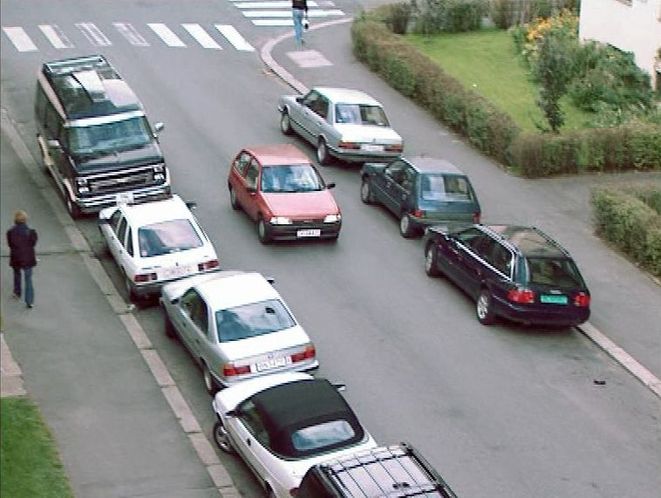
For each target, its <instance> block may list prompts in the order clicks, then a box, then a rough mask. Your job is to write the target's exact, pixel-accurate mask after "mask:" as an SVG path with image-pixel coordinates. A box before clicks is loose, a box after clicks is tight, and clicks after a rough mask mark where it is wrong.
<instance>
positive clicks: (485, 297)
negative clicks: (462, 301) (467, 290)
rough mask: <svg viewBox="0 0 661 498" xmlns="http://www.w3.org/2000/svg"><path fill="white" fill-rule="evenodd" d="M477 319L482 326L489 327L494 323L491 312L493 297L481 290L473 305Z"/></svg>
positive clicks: (492, 312)
mask: <svg viewBox="0 0 661 498" xmlns="http://www.w3.org/2000/svg"><path fill="white" fill-rule="evenodd" d="M475 312H476V314H477V319H478V321H479V322H480V323H481V324H482V325H491V324H493V323H494V322H495V321H496V315H495V313H494V311H493V297H492V296H491V292H489V291H488V290H487V289H482V291H481V292H480V295H479V297H478V298H477V302H476V304H475Z"/></svg>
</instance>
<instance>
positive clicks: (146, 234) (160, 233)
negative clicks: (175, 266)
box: [138, 219, 203, 258]
mask: <svg viewBox="0 0 661 498" xmlns="http://www.w3.org/2000/svg"><path fill="white" fill-rule="evenodd" d="M138 244H139V248H140V256H141V257H143V258H148V257H151V256H160V255H162V254H170V253H173V252H179V251H186V250H189V249H195V248H197V247H202V245H203V242H202V239H201V238H200V236H199V235H198V234H197V232H196V231H195V228H194V227H193V224H192V223H191V222H190V220H186V219H183V220H169V221H162V222H160V223H154V224H152V225H145V226H144V227H140V228H139V229H138Z"/></svg>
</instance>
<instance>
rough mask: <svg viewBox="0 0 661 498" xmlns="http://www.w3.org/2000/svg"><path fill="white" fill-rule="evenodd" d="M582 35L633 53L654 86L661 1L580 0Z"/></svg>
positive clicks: (660, 25)
mask: <svg viewBox="0 0 661 498" xmlns="http://www.w3.org/2000/svg"><path fill="white" fill-rule="evenodd" d="M579 38H580V39H581V40H595V41H599V42H602V43H608V44H610V45H613V46H614V47H617V48H619V49H620V50H622V51H624V52H633V54H634V58H635V61H636V64H637V65H638V67H640V68H641V69H642V70H644V71H645V72H647V73H649V75H650V76H651V77H652V86H653V87H654V86H655V84H656V76H657V74H656V72H657V70H659V63H657V61H656V55H657V51H658V49H659V47H661V0H630V1H629V0H581V12H580V21H579Z"/></svg>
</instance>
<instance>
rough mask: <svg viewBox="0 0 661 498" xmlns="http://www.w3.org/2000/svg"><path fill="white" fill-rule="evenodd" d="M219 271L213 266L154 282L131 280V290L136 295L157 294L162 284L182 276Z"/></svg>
mask: <svg viewBox="0 0 661 498" xmlns="http://www.w3.org/2000/svg"><path fill="white" fill-rule="evenodd" d="M217 271H220V268H213V269H211V270H207V271H203V272H197V273H191V274H190V275H182V276H181V277H177V278H171V279H169V280H158V281H156V282H147V283H144V284H136V283H134V282H131V292H132V293H133V294H134V295H135V296H137V297H149V296H154V295H157V294H161V289H162V288H163V286H164V285H167V284H169V283H172V282H176V281H177V280H181V279H182V278H188V277H194V276H196V275H204V274H205V273H214V272H217Z"/></svg>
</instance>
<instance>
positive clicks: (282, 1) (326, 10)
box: [230, 0, 344, 26]
mask: <svg viewBox="0 0 661 498" xmlns="http://www.w3.org/2000/svg"><path fill="white" fill-rule="evenodd" d="M230 1H231V2H232V3H233V4H234V6H235V7H236V8H238V9H239V10H241V13H242V14H243V16H244V17H246V18H248V19H250V21H251V22H252V23H253V24H254V25H255V26H293V25H294V22H293V20H292V15H291V0H261V1H254V0H230ZM307 4H308V17H309V18H310V19H321V18H325V17H342V16H344V12H343V11H342V10H340V9H336V8H332V7H335V4H334V3H333V1H332V0H309V1H308V2H307Z"/></svg>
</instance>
